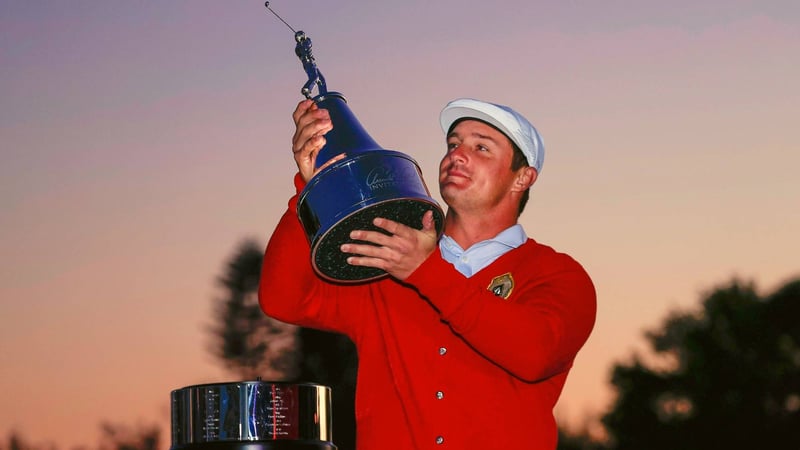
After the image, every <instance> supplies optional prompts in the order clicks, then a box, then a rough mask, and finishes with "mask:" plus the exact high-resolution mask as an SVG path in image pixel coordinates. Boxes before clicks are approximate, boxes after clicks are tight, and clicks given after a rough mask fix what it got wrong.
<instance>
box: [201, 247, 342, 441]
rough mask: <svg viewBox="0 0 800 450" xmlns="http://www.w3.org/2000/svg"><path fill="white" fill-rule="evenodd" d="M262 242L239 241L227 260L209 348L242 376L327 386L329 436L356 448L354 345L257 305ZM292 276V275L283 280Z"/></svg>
mask: <svg viewBox="0 0 800 450" xmlns="http://www.w3.org/2000/svg"><path fill="white" fill-rule="evenodd" d="M262 260H263V246H261V245H259V244H257V243H256V242H254V241H252V240H247V241H244V242H243V243H242V244H241V245H240V246H239V247H238V248H237V250H236V251H235V253H234V255H233V256H232V257H231V259H230V260H229V261H228V263H227V265H226V269H225V273H224V274H223V275H222V276H221V277H219V283H220V285H221V286H222V287H223V288H224V290H225V295H224V296H223V297H222V298H219V299H217V300H216V301H215V308H214V318H213V320H214V321H215V323H214V325H213V326H212V327H211V333H212V337H213V343H212V345H211V351H212V353H213V354H214V355H215V356H217V357H218V358H219V359H220V360H221V361H222V362H223V363H224V364H225V365H226V367H228V368H229V369H231V370H233V371H234V372H236V373H237V374H238V375H240V376H243V377H245V378H247V379H254V378H255V377H258V376H260V377H261V378H262V379H264V380H265V381H289V382H298V383H299V382H310V383H317V384H322V385H325V386H328V387H330V388H331V395H332V404H333V411H332V417H333V440H334V443H335V444H336V446H337V447H338V448H339V449H340V450H349V449H353V448H355V412H354V411H355V407H354V404H355V380H356V371H357V364H358V361H357V358H356V352H355V346H354V345H353V343H352V342H351V341H350V339H349V338H347V337H346V336H343V335H340V334H336V333H329V332H324V331H319V330H313V329H310V328H303V327H293V326H289V325H287V324H284V323H282V322H280V321H277V320H274V319H271V318H269V317H267V316H266V315H265V314H264V313H263V311H261V308H260V306H259V305H258V282H259V278H260V275H261V263H262ZM287 282H291V280H287Z"/></svg>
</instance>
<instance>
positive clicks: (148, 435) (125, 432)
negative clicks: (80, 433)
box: [100, 422, 161, 450]
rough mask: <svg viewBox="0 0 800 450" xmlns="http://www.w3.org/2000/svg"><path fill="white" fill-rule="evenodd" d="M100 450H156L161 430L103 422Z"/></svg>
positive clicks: (153, 426) (156, 427) (154, 426)
mask: <svg viewBox="0 0 800 450" xmlns="http://www.w3.org/2000/svg"><path fill="white" fill-rule="evenodd" d="M100 429H101V431H102V435H101V440H100V450H157V448H158V440H159V438H160V437H161V430H160V428H159V427H158V426H156V425H152V426H137V427H135V428H132V427H128V426H124V425H116V424H111V423H107V422H104V423H102V424H101V425H100Z"/></svg>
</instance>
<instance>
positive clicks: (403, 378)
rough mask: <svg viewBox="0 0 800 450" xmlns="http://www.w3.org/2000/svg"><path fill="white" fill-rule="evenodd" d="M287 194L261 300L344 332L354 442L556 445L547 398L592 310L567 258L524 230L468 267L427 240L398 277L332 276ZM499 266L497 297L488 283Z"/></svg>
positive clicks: (282, 314)
mask: <svg viewBox="0 0 800 450" xmlns="http://www.w3.org/2000/svg"><path fill="white" fill-rule="evenodd" d="M296 202H297V197H296V196H295V197H293V198H292V199H291V200H290V202H289V210H288V211H287V212H286V213H285V214H284V215H283V217H282V218H281V221H280V223H279V224H278V227H277V228H276V230H275V232H274V233H273V235H272V238H271V239H270V242H269V244H268V245H267V249H266V254H265V257H264V264H263V269H262V275H261V283H260V288H259V301H260V303H261V307H262V309H263V310H264V311H265V312H266V314H268V315H269V316H272V317H274V318H277V319H279V320H282V321H285V322H289V323H294V324H297V325H302V326H307V327H314V328H319V329H324V330H330V331H337V332H341V333H344V334H346V335H348V336H349V337H350V338H351V339H352V340H353V342H354V343H355V345H356V347H357V350H358V354H359V368H358V380H357V388H356V391H357V392H356V423H357V435H356V442H357V447H358V449H359V450H373V449H374V450H379V449H384V448H392V449H402V450H405V449H446V448H449V449H458V450H467V449H481V450H488V449H505V448H526V449H535V450H539V449H541V450H553V449H555V448H556V439H557V428H556V423H555V420H554V418H553V407H554V406H555V404H556V401H557V400H558V397H559V395H560V393H561V390H562V388H563V386H564V382H565V381H566V378H567V373H568V371H569V369H570V367H571V366H572V362H573V360H574V358H575V355H576V353H577V352H578V350H579V349H580V348H581V347H582V346H583V344H584V343H585V342H586V339H587V338H588V337H589V334H590V332H591V330H592V327H593V326H594V321H595V314H596V300H595V291H594V286H593V285H592V282H591V280H590V279H589V277H588V275H587V274H586V272H585V271H584V270H583V268H582V267H581V266H580V265H579V264H578V263H577V262H576V261H574V260H573V259H572V258H570V257H569V256H567V255H565V254H561V253H557V252H555V251H554V250H553V249H551V248H550V247H547V246H544V245H541V244H538V243H536V242H535V241H533V240H531V239H529V240H528V241H527V242H526V243H525V244H523V245H522V246H520V247H519V248H517V249H515V250H512V251H510V252H508V253H506V254H505V255H503V256H501V257H500V258H499V259H497V260H496V261H495V262H493V263H492V264H491V265H489V266H488V267H486V268H484V269H483V270H481V271H479V272H478V273H477V274H475V275H474V276H472V277H471V278H466V277H464V276H463V275H461V274H460V273H459V272H458V271H456V269H455V268H454V267H453V266H452V265H451V264H450V263H448V262H446V261H445V260H443V259H442V257H441V254H440V253H439V251H438V250H437V251H435V252H434V253H433V254H432V255H431V256H430V257H429V258H428V259H427V260H426V261H425V262H424V263H423V264H422V265H421V266H420V267H419V268H418V269H417V270H416V271H415V272H414V273H413V274H412V275H411V276H410V277H409V278H408V279H407V280H406V281H405V282H404V283H401V282H399V281H397V280H395V279H392V278H384V279H381V280H378V281H373V282H370V283H365V284H361V285H349V286H341V285H336V284H332V283H328V282H326V281H324V280H322V279H321V278H319V277H318V276H316V274H315V273H314V271H313V269H312V267H311V263H310V256H309V254H310V250H309V245H308V242H307V240H306V237H305V234H304V232H303V230H302V227H301V225H300V222H299V220H298V218H297V215H296V213H295V206H296ZM504 274H511V276H512V277H513V280H514V286H513V289H512V291H511V293H510V295H509V296H508V298H507V299H504V298H502V297H499V296H496V295H494V294H493V293H492V292H491V291H490V290H488V289H487V288H488V286H489V285H490V284H491V283H492V280H493V279H494V278H495V277H498V276H502V275H504ZM334 420H335V418H334ZM334 443H335V437H334Z"/></svg>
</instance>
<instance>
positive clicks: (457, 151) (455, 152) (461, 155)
mask: <svg viewBox="0 0 800 450" xmlns="http://www.w3.org/2000/svg"><path fill="white" fill-rule="evenodd" d="M447 156H448V157H449V158H450V161H452V162H454V163H455V162H461V163H463V162H465V161H466V160H467V151H466V148H465V146H464V144H458V145H457V146H456V147H455V148H453V149H452V150H450V153H448V154H447Z"/></svg>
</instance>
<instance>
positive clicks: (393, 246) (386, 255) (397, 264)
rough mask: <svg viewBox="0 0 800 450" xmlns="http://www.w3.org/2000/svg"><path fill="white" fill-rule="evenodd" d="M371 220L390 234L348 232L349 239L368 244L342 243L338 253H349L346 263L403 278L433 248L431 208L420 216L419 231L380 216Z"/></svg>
mask: <svg viewBox="0 0 800 450" xmlns="http://www.w3.org/2000/svg"><path fill="white" fill-rule="evenodd" d="M372 223H373V224H374V225H375V226H376V227H378V228H381V229H383V230H386V231H387V232H388V233H390V235H388V236H387V235H386V234H384V233H382V232H380V231H366V230H355V231H352V232H350V238H351V239H356V240H359V241H365V242H369V243H371V244H343V245H342V246H341V250H342V252H344V253H350V254H352V255H353V256H350V257H348V258H347V263H348V264H352V265H354V266H366V267H375V268H378V269H383V270H384V271H386V272H387V273H388V274H389V275H391V276H393V277H395V278H397V279H398V280H405V279H406V278H408V277H409V275H411V274H412V273H413V272H414V271H415V270H417V267H419V266H420V265H421V264H422V263H423V262H425V260H426V259H427V258H428V256H430V254H431V253H433V251H434V250H435V249H436V226H435V224H434V221H433V211H427V212H426V213H425V215H423V216H422V229H421V230H417V229H415V228H412V227H409V226H406V225H403V224H402V223H398V222H394V221H392V220H389V219H384V218H380V217H378V218H376V219H375V220H373V222H372ZM372 244H374V245H372Z"/></svg>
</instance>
